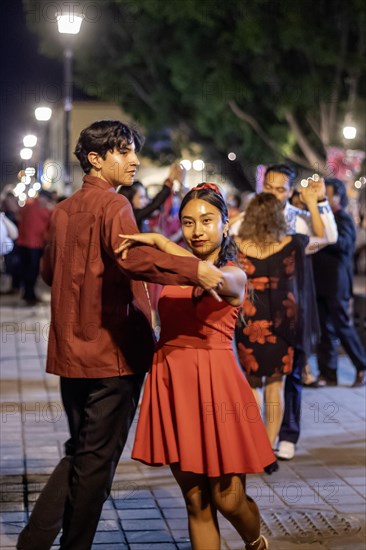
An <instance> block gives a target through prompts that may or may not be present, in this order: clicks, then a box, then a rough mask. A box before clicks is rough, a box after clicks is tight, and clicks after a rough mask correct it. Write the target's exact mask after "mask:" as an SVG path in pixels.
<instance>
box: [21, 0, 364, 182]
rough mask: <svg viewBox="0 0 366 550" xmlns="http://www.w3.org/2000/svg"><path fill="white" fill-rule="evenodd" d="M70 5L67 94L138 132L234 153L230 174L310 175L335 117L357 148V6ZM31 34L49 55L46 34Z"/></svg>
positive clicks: (360, 111) (360, 61) (304, 1)
mask: <svg viewBox="0 0 366 550" xmlns="http://www.w3.org/2000/svg"><path fill="white" fill-rule="evenodd" d="M24 3H25V9H26V10H31V9H34V6H35V4H40V2H39V0H25V2H24ZM41 4H42V2H41ZM66 4H68V3H66ZM76 4H80V6H81V8H82V9H83V10H84V13H85V15H86V17H85V22H84V23H83V29H82V35H81V36H80V39H79V42H78V47H77V49H76V51H75V57H76V67H75V71H76V78H77V83H78V85H79V86H81V87H82V88H83V89H84V90H85V91H87V92H89V93H90V94H92V95H94V96H97V97H100V98H102V99H105V100H114V101H117V102H118V103H120V104H121V106H122V107H123V109H124V110H125V111H126V112H128V113H129V114H131V115H133V116H134V117H135V118H136V120H138V121H139V122H141V124H143V126H144V127H145V128H146V129H147V130H148V131H150V132H161V131H162V130H163V129H165V130H167V129H168V131H169V134H170V136H171V137H172V139H173V142H174V143H175V145H176V147H177V148H178V149H184V148H185V147H187V146H188V144H189V143H190V142H192V141H193V142H197V143H200V144H202V146H203V147H204V148H205V149H207V151H209V154H210V155H215V156H216V158H217V157H218V158H221V159H224V158H226V155H227V153H228V151H231V150H232V151H235V153H236V155H237V159H238V161H239V162H238V163H229V164H231V165H232V166H231V168H233V165H235V164H236V165H237V167H236V168H237V169H238V170H239V171H240V169H244V171H245V170H246V169H247V167H248V166H251V165H254V164H255V163H258V162H272V161H278V160H284V159H287V160H290V161H292V162H294V163H296V164H298V165H300V166H303V167H306V168H309V169H310V168H313V169H314V168H317V169H319V170H321V167H322V165H323V162H324V159H325V148H326V147H327V146H329V145H342V141H341V139H342V138H341V127H342V123H343V120H344V116H345V114H346V112H347V111H352V112H353V114H354V116H355V119H356V122H357V125H358V126H359V129H361V128H363V139H365V116H364V111H365V110H364V107H365V104H364V99H365V93H366V79H365V59H366V57H365V53H366V52H365V50H366V32H365V31H366V29H365V21H366V5H365V4H364V2H363V1H362V0H348V2H344V0H331V1H329V0H299V1H298V2H294V1H293V0H242V1H238V0H226V1H225V2H223V1H222V0H169V1H166V0H100V1H99V2H98V1H94V2H92V3H90V2H89V3H88V2H87V1H83V2H79V3H78V2H74V3H71V2H70V5H74V6H76ZM92 5H93V6H94V8H93V9H94V11H92ZM75 9H76V8H75ZM32 26H33V29H34V30H35V31H36V32H38V33H39V34H40V36H41V45H42V48H43V51H48V52H50V51H51V47H52V43H53V44H54V36H51V33H52V34H53V35H54V29H53V30H50V28H51V26H50V25H48V29H46V25H45V22H44V21H42V20H40V21H37V22H35V23H34V22H33V25H32ZM53 48H54V46H53ZM359 134H361V135H362V132H359ZM356 145H357V146H359V147H363V146H364V143H363V142H362V138H361V141H359V142H358V143H357V144H356ZM233 176H234V179H235V174H233Z"/></svg>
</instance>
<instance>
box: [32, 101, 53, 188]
mask: <svg viewBox="0 0 366 550" xmlns="http://www.w3.org/2000/svg"><path fill="white" fill-rule="evenodd" d="M51 115H52V109H51V108H50V107H37V108H36V109H35V110H34V116H35V117H36V119H37V120H38V122H40V123H41V124H42V123H46V122H48V121H49V120H50V118H51ZM48 141H49V140H48V126H47V127H46V126H45V124H42V131H41V145H40V153H39V162H38V179H39V180H41V178H42V176H43V167H44V161H45V159H46V158H47V156H48Z"/></svg>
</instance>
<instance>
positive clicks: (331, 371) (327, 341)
mask: <svg viewBox="0 0 366 550" xmlns="http://www.w3.org/2000/svg"><path fill="white" fill-rule="evenodd" d="M317 302H318V312H319V320H320V328H321V337H320V342H319V344H318V346H317V350H316V354H317V359H318V366H319V371H320V373H321V374H322V375H323V376H325V377H326V378H328V379H329V380H333V381H337V366H338V339H339V340H340V342H341V344H342V347H343V349H344V350H345V352H346V353H347V355H348V357H349V358H350V359H351V361H352V363H353V364H354V366H355V367H356V369H357V371H360V370H366V351H365V348H364V347H363V345H362V343H361V341H360V339H359V337H358V334H357V332H356V329H355V327H354V326H353V325H352V324H351V320H350V316H349V314H348V309H349V300H348V299H341V298H337V297H334V296H332V297H330V296H329V297H328V296H322V297H319V296H318V298H317Z"/></svg>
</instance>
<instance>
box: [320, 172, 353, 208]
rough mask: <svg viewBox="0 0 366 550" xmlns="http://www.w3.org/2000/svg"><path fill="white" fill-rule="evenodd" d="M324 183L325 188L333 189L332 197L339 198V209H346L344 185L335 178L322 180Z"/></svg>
mask: <svg viewBox="0 0 366 550" xmlns="http://www.w3.org/2000/svg"><path fill="white" fill-rule="evenodd" d="M324 183H325V186H326V187H333V193H334V195H337V196H338V197H339V201H340V203H341V207H342V208H346V206H347V204H348V197H347V191H346V186H345V185H344V183H343V181H341V180H339V179H337V178H326V179H325V180H324Z"/></svg>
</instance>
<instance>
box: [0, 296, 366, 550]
mask: <svg viewBox="0 0 366 550" xmlns="http://www.w3.org/2000/svg"><path fill="white" fill-rule="evenodd" d="M0 321H1V327H2V333H1V352H0V353H1V356H0V358H1V363H0V367H1V370H0V373H1V380H0V384H1V419H0V427H1V432H0V443H1V458H0V483H1V499H0V521H1V529H0V548H1V549H3V550H10V549H14V548H15V541H16V538H17V534H18V533H19V531H20V530H21V528H22V527H23V526H24V524H25V522H26V519H27V517H28V514H29V512H30V511H31V509H32V506H33V503H34V502H35V500H36V498H37V496H38V494H39V492H40V490H41V489H42V487H43V485H44V484H45V482H46V480H47V478H48V475H49V474H50V472H51V471H52V470H53V468H54V466H55V465H56V463H57V462H58V460H59V458H60V457H61V456H62V452H63V442H64V441H65V440H66V439H67V437H68V431H67V424H66V418H65V415H64V412H63V409H62V406H61V403H60V397H59V389H58V378H57V377H54V376H51V375H46V374H45V372H44V365H45V354H46V346H47V330H48V323H49V310H48V304H47V303H45V304H44V305H40V306H37V307H33V308H29V307H23V306H22V305H21V303H20V302H19V300H18V299H17V298H14V297H2V298H1V302H0ZM311 366H312V369H313V370H314V372H315V371H316V365H315V361H314V358H312V359H311ZM353 377H354V369H353V367H352V365H351V363H350V361H349V360H348V358H346V357H344V356H341V357H340V376H339V378H340V384H339V386H338V387H335V388H321V389H307V388H306V389H305V390H304V400H303V411H302V415H303V418H302V425H303V431H302V437H301V439H300V443H299V445H298V448H297V454H296V457H295V458H294V460H292V461H289V462H281V464H280V470H279V472H277V473H275V474H273V475H272V476H267V475H265V474H264V475H259V476H248V479H247V486H248V493H249V494H250V495H251V496H253V498H255V500H256V502H257V503H258V505H259V507H260V510H261V514H262V523H263V533H264V534H266V535H267V536H268V538H269V539H270V548H271V549H272V550H297V549H299V550H318V549H319V550H320V549H322V550H324V549H332V550H350V549H352V550H365V548H366V543H365V531H364V527H365V485H366V481H365V389H364V388H358V389H353V388H350V387H349V386H350V384H351V381H352V380H353ZM135 422H136V421H135ZM135 422H134V426H133V428H134V427H135V425H136V424H135ZM133 435H134V429H132V430H131V433H130V437H129V440H128V444H127V446H126V448H125V451H124V453H123V456H122V458H121V461H120V464H119V466H118V469H117V473H116V476H115V479H114V483H113V489H112V493H111V496H110V498H109V499H108V501H107V502H106V503H105V506H104V509H103V514H102V518H101V521H100V524H99V527H98V532H97V535H96V538H95V542H94V545H93V549H95V550H107V549H108V550H114V549H116V550H117V549H118V550H125V549H126V550H127V549H129V550H148V549H156V550H173V549H180V550H188V549H189V548H190V544H189V539H188V532H187V525H186V513H185V508H184V503H183V499H182V496H181V494H180V490H179V488H178V487H177V485H176V483H175V481H174V479H173V478H172V475H171V474H170V470H169V468H166V467H163V468H150V467H147V466H143V465H142V464H139V463H137V462H135V461H132V460H131V459H130V451H131V444H132V440H133ZM220 526H221V532H222V550H235V549H242V548H243V543H242V542H241V540H240V539H239V537H238V535H237V533H236V532H235V530H234V529H233V528H232V527H231V525H230V524H229V523H228V522H227V521H226V520H225V519H224V518H221V519H220ZM54 548H57V544H56V545H55V546H54Z"/></svg>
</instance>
